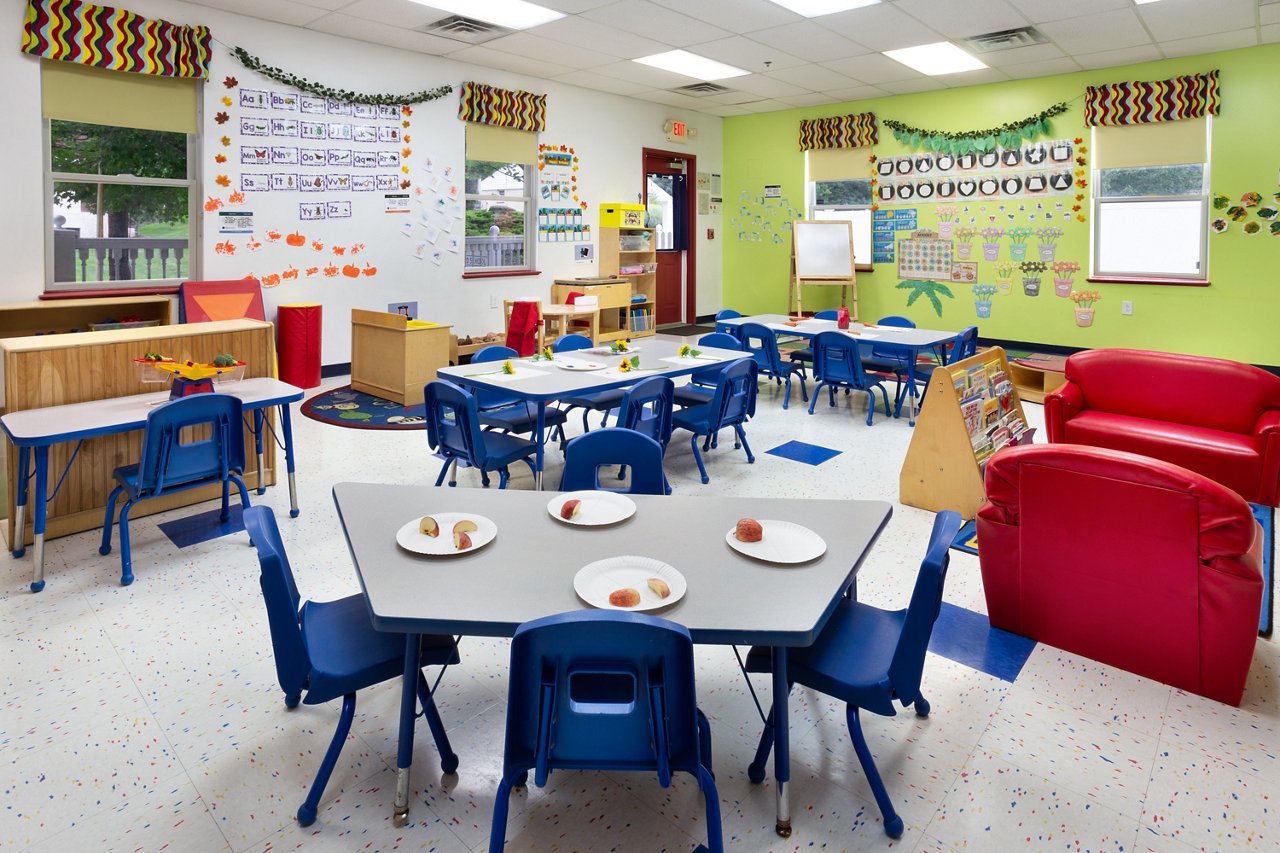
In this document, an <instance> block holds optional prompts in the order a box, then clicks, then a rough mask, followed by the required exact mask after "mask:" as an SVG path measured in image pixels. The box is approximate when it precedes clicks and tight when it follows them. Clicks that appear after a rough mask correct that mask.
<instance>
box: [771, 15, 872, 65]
mask: <svg viewBox="0 0 1280 853" xmlns="http://www.w3.org/2000/svg"><path fill="white" fill-rule="evenodd" d="M748 38H750V39H752V40H753V41H758V42H760V43H761V44H763V45H767V46H770V47H776V48H778V49H779V50H785V51H786V52H787V53H789V54H791V55H793V56H803V57H804V58H805V59H808V60H810V61H812V62H822V61H824V60H827V59H840V58H842V57H845V56H856V55H858V54H859V53H866V52H867V49H866V48H865V47H863V46H862V45H860V44H858V43H857V42H853V41H850V40H849V39H847V38H845V37H843V36H839V35H836V34H835V33H833V32H831V31H830V30H826V29H823V28H822V27H820V26H818V25H817V24H815V23H814V22H813V21H798V22H796V23H794V24H787V25H786V26H783V27H770V28H769V29H767V30H756V31H755V32H753V33H749V34H748Z"/></svg>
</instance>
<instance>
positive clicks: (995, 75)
mask: <svg viewBox="0 0 1280 853" xmlns="http://www.w3.org/2000/svg"><path fill="white" fill-rule="evenodd" d="M931 79H933V80H937V81H938V82H939V83H941V84H942V85H943V86H945V87H947V88H948V89H958V88H960V87H961V86H981V85H982V84H984V83H1003V82H1005V81H1006V80H1008V79H1009V75H1008V74H1005V73H1004V71H1003V70H1001V69H999V68H976V69H974V70H973V71H961V72H960V73H959V74H940V75H938V76H937V77H933V78H931Z"/></svg>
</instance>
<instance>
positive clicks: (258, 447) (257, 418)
mask: <svg viewBox="0 0 1280 853" xmlns="http://www.w3.org/2000/svg"><path fill="white" fill-rule="evenodd" d="M265 421H266V414H265V413H264V412H263V410H262V409H254V410H253V449H254V450H255V451H256V452H257V454H258V494H260V495H264V494H266V493H267V469H266V465H265V464H264V459H265V457H264V456H263V453H262V428H263V424H264V422H265Z"/></svg>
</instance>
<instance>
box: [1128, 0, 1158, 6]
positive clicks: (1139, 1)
mask: <svg viewBox="0 0 1280 853" xmlns="http://www.w3.org/2000/svg"><path fill="white" fill-rule="evenodd" d="M1133 2H1134V3H1136V4H1137V5H1139V6H1145V5H1146V4H1148V3H1159V2H1160V0H1133Z"/></svg>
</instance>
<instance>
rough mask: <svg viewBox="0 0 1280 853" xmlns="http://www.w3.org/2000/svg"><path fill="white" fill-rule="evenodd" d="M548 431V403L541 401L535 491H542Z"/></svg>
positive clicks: (534, 477) (536, 443)
mask: <svg viewBox="0 0 1280 853" xmlns="http://www.w3.org/2000/svg"><path fill="white" fill-rule="evenodd" d="M546 429H547V402H546V401H545V400H539V401H538V429H537V431H536V433H535V434H534V445H535V450H534V452H535V454H536V455H535V456H534V461H535V462H536V463H537V464H536V465H534V466H533V467H534V469H535V470H534V472H533V488H534V491H542V464H543V458H544V457H545V456H546V448H544V447H543V442H544V441H546V435H545V433H546Z"/></svg>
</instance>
